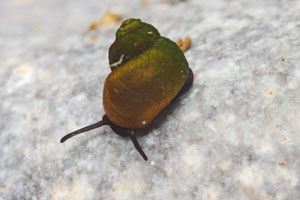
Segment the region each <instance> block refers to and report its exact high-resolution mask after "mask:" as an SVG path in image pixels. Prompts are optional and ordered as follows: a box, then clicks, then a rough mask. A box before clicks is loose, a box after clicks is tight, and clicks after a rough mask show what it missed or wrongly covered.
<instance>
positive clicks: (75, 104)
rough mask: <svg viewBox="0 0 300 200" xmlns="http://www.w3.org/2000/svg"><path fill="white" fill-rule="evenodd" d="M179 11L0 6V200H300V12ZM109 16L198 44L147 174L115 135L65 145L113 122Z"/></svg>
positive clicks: (157, 5)
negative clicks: (187, 83) (187, 82)
mask: <svg viewBox="0 0 300 200" xmlns="http://www.w3.org/2000/svg"><path fill="white" fill-rule="evenodd" d="M174 2H175V3H174ZM174 2H173V3H171V4H165V3H162V1H159V0H157V1H148V3H146V5H145V2H144V3H141V1H119V0H114V1H108V0H105V1H103V0H102V1H101V3H100V1H96V0H89V1H80V0H73V1H72V2H71V1H57V0H56V1H54V0H46V1H31V0H27V1H1V2H0V13H1V18H0V22H1V23H0V24H1V26H0V66H1V68H0V86H1V87H0V98H1V101H0V108H1V109H0V116H1V117H0V155H1V156H0V169H1V170H0V199H1V200H2V199H5V200H15V199H47V200H48V199H53V200H54V199H56V200H58V199H72V200H77V199H88V200H90V199H95V200H96V199H97V200H98V199H116V200H117V199H122V200H124V199H149V200H150V199H151V200H153V199H157V200H158V199H239V200H240V199H278V200H279V199H293V200H296V199H300V183H299V181H300V168H299V166H300V142H299V141H300V138H299V137H300V125H299V124H300V123H299V119H300V95H299V91H300V68H299V59H300V51H299V49H300V40H299V38H300V21H299V19H300V12H299V11H300V4H299V1H296V0H294V1H293V0H291V1H280V0H277V1H276V0H266V1H259V0H253V1H248V0H241V1H229V0H211V1H198V0H188V1H183V2H181V1H174ZM109 7H110V8H111V10H112V11H114V12H119V13H123V15H124V17H125V18H129V17H136V18H141V19H142V20H143V21H145V22H148V23H151V24H153V25H154V26H156V27H157V28H158V30H159V31H160V32H161V34H162V35H164V36H166V37H169V38H170V39H172V40H175V41H176V40H177V39H178V38H179V37H185V36H190V37H191V38H192V41H193V43H192V46H191V48H190V50H188V51H187V52H186V53H185V55H186V57H187V59H188V61H189V64H190V67H191V68H192V69H193V71H194V73H195V77H196V79H195V82H194V85H193V87H192V88H191V90H190V91H189V92H188V93H186V94H184V95H183V96H182V97H180V98H179V99H178V101H177V102H176V104H174V105H173V106H172V107H171V109H170V110H168V111H167V112H165V113H164V114H163V116H161V117H159V118H158V120H156V121H155V122H154V124H153V127H152V128H151V129H150V132H149V133H148V134H146V135H143V136H140V137H138V140H139V142H140V144H141V146H142V147H143V149H144V151H145V152H146V153H147V155H148V157H149V161H148V162H145V161H144V160H143V159H142V158H141V156H140V155H139V154H138V153H137V152H136V150H135V149H134V147H133V145H132V143H131V141H130V140H129V139H126V138H122V137H119V136H118V135H116V134H114V133H113V132H112V131H111V130H110V128H109V127H102V128H100V129H96V130H93V131H90V132H89V133H86V134H84V135H81V136H77V137H76V138H73V139H71V140H69V141H68V142H66V143H64V144H60V143H59V140H60V138H61V137H62V136H63V135H65V134H66V133H68V132H70V131H73V130H75V129H77V128H80V127H83V126H86V125H89V124H91V123H93V122H96V121H98V120H100V119H101V117H102V115H103V114H104V110H103V107H102V89H103V83H104V80H105V78H106V76H107V75H108V74H109V73H110V69H109V66H108V58H107V54H108V48H109V46H110V44H111V43H112V42H113V41H114V34H115V31H116V29H117V28H118V26H119V24H112V25H104V26H101V27H100V28H99V29H97V30H96V31H93V32H89V31H87V30H88V27H89V25H90V23H91V22H93V21H95V20H98V19H99V18H100V17H101V16H103V15H104V14H105V12H106V10H107V9H108V8H109ZM94 36H95V38H94V39H93V38H92V39H93V40H91V37H94Z"/></svg>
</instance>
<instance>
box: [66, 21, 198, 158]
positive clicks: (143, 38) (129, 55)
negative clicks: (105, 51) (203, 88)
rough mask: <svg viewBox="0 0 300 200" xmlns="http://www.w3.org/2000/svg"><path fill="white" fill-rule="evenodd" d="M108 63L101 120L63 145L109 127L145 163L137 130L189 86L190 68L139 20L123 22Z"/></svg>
mask: <svg viewBox="0 0 300 200" xmlns="http://www.w3.org/2000/svg"><path fill="white" fill-rule="evenodd" d="M109 64H110V68H111V70H112V72H111V73H110V74H109V75H108V77H107V78H106V80H105V83H104V89H103V107H104V110H105V115H104V116H103V118H102V120H101V121H100V122H97V123H96V124H93V125H90V126H87V127H85V128H82V129H79V130H77V131H74V132H72V133H70V134H68V135H66V136H65V137H63V138H62V139H61V142H64V141H65V140H67V139H69V138H70V137H73V136H74V135H77V134H79V133H82V132H86V131H88V130H91V129H94V128H98V127H100V126H102V125H110V127H111V128H112V130H113V131H114V132H116V133H117V134H119V135H121V136H125V137H126V136H129V137H131V140H132V141H133V143H134V145H135V147H136V149H137V150H138V151H139V153H140V154H141V155H142V157H143V158H144V159H145V160H147V159H148V158H147V156H146V155H145V153H144V152H143V150H142V149H141V147H140V145H139V144H138V142H137V140H136V137H135V132H136V130H138V129H142V128H146V127H148V126H149V125H150V124H151V122H152V120H153V119H155V117H156V116H157V115H158V114H159V113H160V112H161V111H162V110H163V109H164V108H165V107H167V105H169V104H170V102H171V101H172V100H173V99H174V98H175V97H176V96H178V95H179V94H181V93H182V92H184V91H186V90H187V89H188V88H190V86H191V85H192V82H193V73H192V70H191V69H190V68H189V66H188V62H187V60H186V58H185V56H184V54H183V53H182V51H181V50H180V48H179V47H178V46H177V45H176V43H174V42H173V41H171V40H169V39H167V38H165V37H162V36H160V34H159V32H158V31H157V29H156V28H154V27H153V26H152V25H150V24H147V23H144V22H142V21H141V20H139V19H128V20H125V21H124V22H123V23H122V25H121V27H120V28H119V29H118V30H117V32H116V40H115V41H114V43H113V44H112V45H111V47H110V49H109Z"/></svg>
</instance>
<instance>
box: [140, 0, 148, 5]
mask: <svg viewBox="0 0 300 200" xmlns="http://www.w3.org/2000/svg"><path fill="white" fill-rule="evenodd" d="M140 2H141V4H142V5H143V6H145V5H147V4H148V0H140Z"/></svg>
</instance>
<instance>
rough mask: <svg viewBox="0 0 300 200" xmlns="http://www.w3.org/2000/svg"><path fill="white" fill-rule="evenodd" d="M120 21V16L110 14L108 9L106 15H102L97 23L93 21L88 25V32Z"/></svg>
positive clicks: (118, 14) (121, 16)
mask: <svg viewBox="0 0 300 200" xmlns="http://www.w3.org/2000/svg"><path fill="white" fill-rule="evenodd" d="M122 19H123V15H122V14H120V13H114V12H111V11H110V9H108V10H107V11H106V13H105V14H104V16H103V17H102V18H101V19H100V20H99V21H95V22H92V23H91V24H90V28H89V30H91V31H92V30H96V29H97V28H98V27H99V26H101V25H104V24H114V23H118V22H119V21H121V20H122Z"/></svg>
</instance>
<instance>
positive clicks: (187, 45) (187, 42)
mask: <svg viewBox="0 0 300 200" xmlns="http://www.w3.org/2000/svg"><path fill="white" fill-rule="evenodd" d="M176 44H177V45H178V46H179V47H180V49H181V50H182V51H183V52H186V51H187V50H188V49H189V48H190V46H191V44H192V39H191V37H189V36H187V37H185V38H184V40H182V39H181V38H179V39H178V40H177V42H176Z"/></svg>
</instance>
